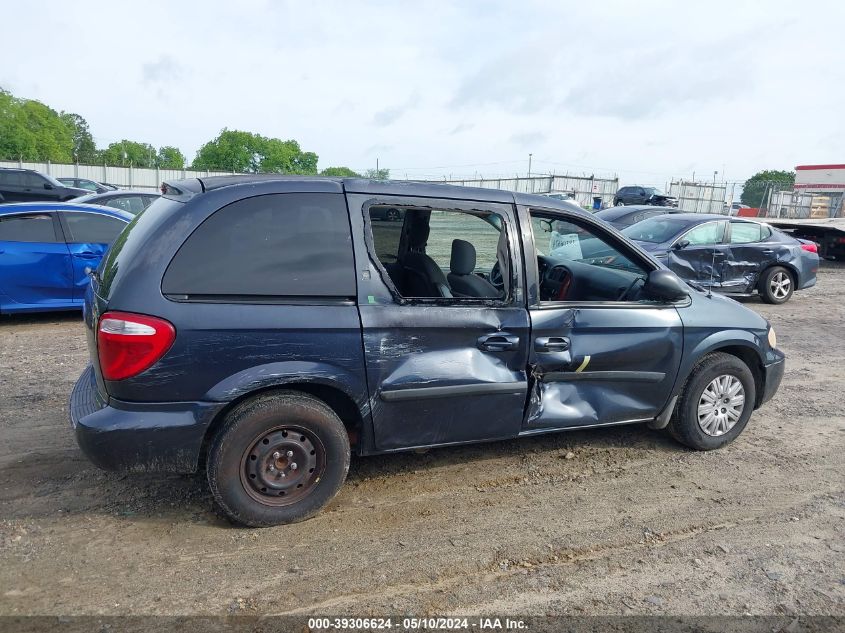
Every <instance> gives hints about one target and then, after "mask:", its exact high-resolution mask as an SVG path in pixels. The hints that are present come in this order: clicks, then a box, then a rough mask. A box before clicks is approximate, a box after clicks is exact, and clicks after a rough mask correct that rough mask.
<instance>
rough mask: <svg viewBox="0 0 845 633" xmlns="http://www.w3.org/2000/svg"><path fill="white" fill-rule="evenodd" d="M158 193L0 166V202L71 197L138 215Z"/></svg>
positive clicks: (74, 199)
mask: <svg viewBox="0 0 845 633" xmlns="http://www.w3.org/2000/svg"><path fill="white" fill-rule="evenodd" d="M159 195H160V194H159V193H158V192H157V191H141V190H138V191H133V190H127V189H119V188H118V187H117V186H116V185H112V184H108V183H102V182H96V181H94V180H89V179H87V178H53V177H52V176H49V175H47V174H42V173H41V172H38V171H35V170H34V169H16V168H0V203H10V202H37V201H45V202H67V201H70V200H73V201H74V202H75V203H79V204H96V205H102V206H106V207H112V208H114V209H120V210H122V211H126V212H127V213H131V214H133V215H137V214H138V213H140V212H141V211H143V210H144V209H146V208H147V207H148V206H150V204H151V203H152V202H153V200H155V199H156V198H158V197H159Z"/></svg>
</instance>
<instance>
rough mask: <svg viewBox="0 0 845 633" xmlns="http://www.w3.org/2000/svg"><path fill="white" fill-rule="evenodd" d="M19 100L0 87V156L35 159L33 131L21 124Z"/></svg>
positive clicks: (35, 150)
mask: <svg viewBox="0 0 845 633" xmlns="http://www.w3.org/2000/svg"><path fill="white" fill-rule="evenodd" d="M20 110H21V108H20V100H19V99H15V98H14V97H13V96H12V93H10V92H7V91H6V90H3V89H2V88H0V158H4V159H18V158H22V159H24V160H37V149H36V147H35V138H34V135H33V133H32V132H31V131H30V130H28V129H27V128H26V126H25V125H23V122H22V118H21V116H20Z"/></svg>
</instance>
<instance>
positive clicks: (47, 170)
mask: <svg viewBox="0 0 845 633" xmlns="http://www.w3.org/2000/svg"><path fill="white" fill-rule="evenodd" d="M0 167H17V168H23V169H34V170H36V171H40V172H41V173H43V174H49V175H50V176H53V177H54V178H87V179H89V180H96V181H97V182H108V183H111V184H113V185H117V186H118V187H126V188H131V189H150V190H153V189H158V188H159V186H161V183H162V181H164V180H179V179H181V178H198V177H201V176H229V175H231V174H232V173H234V172H231V171H197V170H193V169H150V168H146V167H117V166H114V165H75V164H64V163H49V162H47V163H30V162H26V161H16V160H3V161H0Z"/></svg>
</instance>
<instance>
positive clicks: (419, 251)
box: [401, 221, 452, 297]
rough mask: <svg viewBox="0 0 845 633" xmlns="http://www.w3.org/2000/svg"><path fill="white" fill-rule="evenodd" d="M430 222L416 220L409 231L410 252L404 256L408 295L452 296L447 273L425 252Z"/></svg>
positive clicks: (405, 291)
mask: <svg viewBox="0 0 845 633" xmlns="http://www.w3.org/2000/svg"><path fill="white" fill-rule="evenodd" d="M428 233H429V228H428V222H424V221H416V222H414V224H412V225H411V227H410V230H409V231H408V252H407V253H406V254H405V257H403V258H402V262H401V263H402V268H403V270H404V273H405V275H404V284H403V286H404V287H403V289H402V294H403V295H404V296H406V297H451V296H452V293H451V292H450V290H449V283H448V282H447V281H446V275H444V274H443V270H442V269H441V268H440V266H438V265H437V263H436V262H435V261H434V260H433V259H431V257H429V256H428V255H426V254H425V245H426V243H427V242H428Z"/></svg>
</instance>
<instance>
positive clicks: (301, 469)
mask: <svg viewBox="0 0 845 633" xmlns="http://www.w3.org/2000/svg"><path fill="white" fill-rule="evenodd" d="M349 457H350V450H349V436H348V434H347V432H346V429H345V428H344V426H343V422H341V420H340V418H338V416H337V414H336V413H335V412H334V411H333V410H332V409H331V408H330V407H329V406H328V405H326V404H325V403H324V402H322V401H321V400H319V399H317V398H315V397H313V396H310V395H308V394H303V393H299V392H295V391H283V392H275V393H272V394H266V395H261V396H258V397H256V398H253V399H250V400H247V401H245V402H243V403H241V404H239V405H238V406H237V407H235V408H234V409H233V410H232V411H231V412H230V413H229V414H228V415H227V416H226V419H225V421H224V424H223V426H222V427H221V428H220V430H219V431H218V432H217V433H216V435H215V436H214V439H213V440H212V442H211V447H210V449H209V452H208V462H207V466H206V471H207V475H208V483H209V486H210V488H211V493H212V495H213V496H214V500H215V501H216V502H217V505H218V506H219V507H220V509H221V510H222V511H223V513H224V514H225V515H226V516H227V517H228V518H229V519H230V520H231V521H233V522H235V523H239V524H242V525H247V526H250V527H268V526H271V525H281V524H285V523H295V522H297V521H302V520H304V519H307V518H310V517H312V516H314V515H315V514H317V512H319V511H320V510H321V509H322V508H323V507H324V506H325V505H326V504H327V503H328V502H329V501H331V499H332V498H333V497H334V496H335V495H336V494H337V492H338V490H340V487H341V486H342V485H343V482H344V481H345V479H346V473H347V471H348V470H349Z"/></svg>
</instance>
